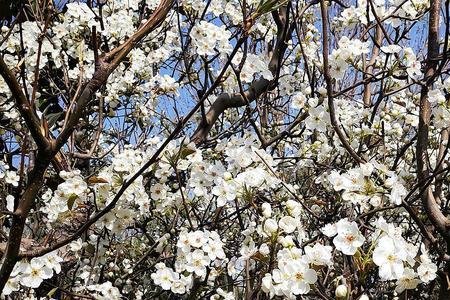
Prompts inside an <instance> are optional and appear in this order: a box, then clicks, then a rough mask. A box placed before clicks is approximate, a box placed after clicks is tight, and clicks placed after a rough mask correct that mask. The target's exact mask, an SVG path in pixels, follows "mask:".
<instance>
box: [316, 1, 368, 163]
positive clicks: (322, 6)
mask: <svg viewBox="0 0 450 300" xmlns="http://www.w3.org/2000/svg"><path fill="white" fill-rule="evenodd" d="M320 9H321V14H322V37H323V43H322V47H323V48H322V54H323V76H324V77H325V82H326V86H327V96H328V109H329V112H330V119H331V126H332V127H333V129H334V131H335V132H336V134H337V135H338V137H339V140H340V141H341V143H342V145H343V146H344V148H345V149H346V150H347V152H348V153H349V154H350V156H351V157H352V158H353V159H354V160H355V161H357V162H358V163H363V162H364V160H363V159H362V158H361V157H360V156H359V155H358V154H357V153H356V152H355V150H353V148H352V146H351V145H350V143H349V142H348V141H347V139H346V137H345V135H344V133H343V132H342V130H341V128H340V127H339V124H338V121H337V119H336V111H335V108H334V100H333V83H332V79H331V75H330V69H329V66H328V12H327V6H326V4H325V1H324V0H321V1H320Z"/></svg>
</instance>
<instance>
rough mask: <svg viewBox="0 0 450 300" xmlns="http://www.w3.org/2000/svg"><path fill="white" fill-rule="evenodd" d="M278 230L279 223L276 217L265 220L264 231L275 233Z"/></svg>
mask: <svg viewBox="0 0 450 300" xmlns="http://www.w3.org/2000/svg"><path fill="white" fill-rule="evenodd" d="M277 230H278V224H277V222H276V221H275V220H274V219H267V220H266V222H264V231H265V232H267V233H274V232H276V231H277Z"/></svg>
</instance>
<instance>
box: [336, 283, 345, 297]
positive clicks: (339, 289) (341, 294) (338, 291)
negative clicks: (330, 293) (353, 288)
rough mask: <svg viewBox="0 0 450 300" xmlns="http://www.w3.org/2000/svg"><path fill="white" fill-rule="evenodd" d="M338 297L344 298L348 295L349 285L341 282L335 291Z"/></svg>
mask: <svg viewBox="0 0 450 300" xmlns="http://www.w3.org/2000/svg"><path fill="white" fill-rule="evenodd" d="M335 295H336V298H338V299H343V298H345V297H346V296H347V286H345V285H343V284H341V285H339V286H338V287H337V288H336V291H335Z"/></svg>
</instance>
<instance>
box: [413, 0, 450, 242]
mask: <svg viewBox="0 0 450 300" xmlns="http://www.w3.org/2000/svg"><path fill="white" fill-rule="evenodd" d="M430 4H431V6H430V16H429V24H428V54H427V63H426V70H425V78H424V79H425V82H426V84H424V85H422V90H421V95H420V111H419V128H418V134H417V145H416V156H417V157H416V158H417V175H418V179H419V181H421V180H423V179H424V178H426V177H428V175H429V174H430V164H429V159H428V152H427V150H428V140H429V138H428V134H429V127H430V120H431V107H430V102H429V101H428V90H429V87H430V86H431V85H432V83H433V82H432V80H431V81H430V80H429V79H430V78H433V77H434V74H435V70H436V67H437V61H436V60H435V59H436V58H437V57H438V56H439V9H440V6H441V1H440V0H431V3H430ZM421 200H422V204H423V206H424V208H425V211H426V213H427V215H428V217H429V219H430V221H431V223H432V224H433V225H434V226H435V227H436V229H437V230H438V231H439V232H440V233H441V234H442V236H443V237H444V238H445V239H446V240H447V241H449V240H450V234H449V232H448V229H449V227H450V222H449V220H448V219H447V217H446V216H445V215H444V214H443V213H442V211H441V209H440V206H439V205H438V204H437V202H436V199H435V197H434V195H433V192H432V189H431V186H428V187H427V188H426V190H425V192H424V193H423V195H422V196H421Z"/></svg>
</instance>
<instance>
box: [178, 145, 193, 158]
mask: <svg viewBox="0 0 450 300" xmlns="http://www.w3.org/2000/svg"><path fill="white" fill-rule="evenodd" d="M192 153H195V149H192V148H189V147H186V146H183V148H181V150H180V158H181V159H185V158H186V157H188V156H189V155H191V154H192Z"/></svg>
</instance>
